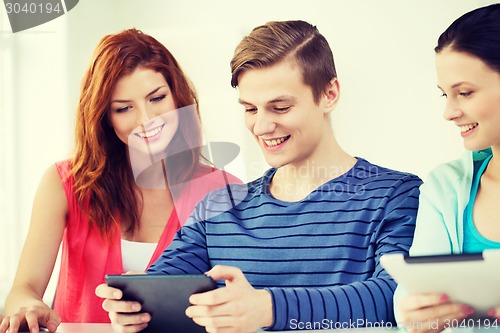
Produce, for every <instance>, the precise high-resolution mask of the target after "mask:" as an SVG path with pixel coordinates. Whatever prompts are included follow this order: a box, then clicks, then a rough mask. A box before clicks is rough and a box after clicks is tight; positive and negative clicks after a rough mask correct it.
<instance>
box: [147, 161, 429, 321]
mask: <svg viewBox="0 0 500 333" xmlns="http://www.w3.org/2000/svg"><path fill="white" fill-rule="evenodd" d="M275 172H276V169H270V170H268V171H267V172H266V173H265V175H264V176H263V177H261V178H259V179H257V180H255V181H253V182H251V183H248V184H244V185H241V184H240V185H231V186H230V187H228V188H226V189H224V190H218V191H214V192H211V193H210V194H208V195H207V196H206V197H205V198H204V199H203V200H202V201H201V202H200V203H199V204H198V205H197V206H196V208H195V210H194V212H193V214H192V216H191V217H190V220H189V222H188V223H187V224H186V225H185V226H184V227H183V228H182V229H181V230H179V232H178V233H177V235H176V237H175V239H174V241H173V243H172V244H171V246H170V247H169V248H167V249H166V250H165V252H164V253H163V255H162V256H161V257H160V258H159V259H158V261H157V262H156V263H155V264H153V266H151V268H150V269H149V270H148V274H202V273H204V272H206V271H208V270H210V269H211V268H212V267H213V266H215V265H218V264H220V265H228V266H235V267H238V268H240V269H241V270H242V272H243V273H244V274H245V277H246V278H247V280H248V281H249V283H250V284H252V286H253V287H255V288H265V289H267V290H268V291H269V292H270V293H271V296H272V300H273V314H274V323H273V325H272V326H271V327H269V328H268V329H269V330H286V329H297V328H329V329H331V328H353V327H362V326H364V327H366V326H371V325H372V326H374V325H384V326H387V325H390V324H394V321H395V319H394V314H393V300H392V298H393V293H394V289H395V287H396V283H395V282H394V281H393V280H392V279H391V278H390V277H389V275H388V274H387V273H386V272H385V271H384V270H383V268H382V267H381V265H380V262H379V259H380V257H381V256H382V255H383V254H386V253H405V254H406V253H407V252H408V249H409V247H410V245H411V242H412V237H413V232H414V227H415V217H416V212H417V208H418V196H419V186H420V185H421V180H420V179H419V178H418V177H417V176H415V175H412V174H408V173H402V172H398V171H394V170H390V169H387V168H383V167H379V166H376V165H374V164H371V163H369V162H368V161H366V160H364V159H362V158H358V161H357V163H356V164H355V166H354V167H353V168H352V169H351V170H349V171H348V172H347V173H345V174H344V175H342V176H340V177H337V178H335V179H333V180H331V181H329V182H327V183H325V184H323V185H322V186H320V187H318V188H317V189H316V190H314V191H312V192H311V193H310V194H309V195H308V196H307V197H306V198H304V199H303V200H301V201H298V202H284V201H280V200H277V199H275V198H274V197H273V196H272V195H271V194H270V191H269V184H270V182H271V180H272V177H273V175H274V173H275Z"/></svg>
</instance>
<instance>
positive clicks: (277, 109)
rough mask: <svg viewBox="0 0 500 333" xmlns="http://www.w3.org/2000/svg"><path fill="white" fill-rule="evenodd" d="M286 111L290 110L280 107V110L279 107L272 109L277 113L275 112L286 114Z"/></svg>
mask: <svg viewBox="0 0 500 333" xmlns="http://www.w3.org/2000/svg"><path fill="white" fill-rule="evenodd" d="M288 110H290V107H289V106H285V107H282V108H279V107H275V108H274V111H277V112H286V111H288Z"/></svg>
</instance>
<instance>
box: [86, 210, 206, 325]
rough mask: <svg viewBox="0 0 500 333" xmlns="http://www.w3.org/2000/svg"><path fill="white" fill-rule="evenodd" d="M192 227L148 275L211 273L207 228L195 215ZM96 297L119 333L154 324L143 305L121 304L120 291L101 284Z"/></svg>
mask: <svg viewBox="0 0 500 333" xmlns="http://www.w3.org/2000/svg"><path fill="white" fill-rule="evenodd" d="M193 214H194V216H193V217H191V221H190V223H187V224H186V225H185V226H184V227H182V228H181V229H180V230H179V231H178V232H177V235H176V236H175V238H174V241H173V242H172V244H171V245H170V246H169V247H168V248H167V249H166V250H165V252H164V253H163V255H162V256H161V257H160V258H158V260H157V261H156V262H155V263H154V264H153V265H152V266H151V267H150V268H149V269H148V270H147V273H148V274H203V273H204V272H206V271H208V270H209V269H210V264H209V261H208V255H207V250H206V239H205V227H204V226H205V225H204V223H203V222H195V220H196V213H193ZM96 295H97V296H98V297H100V298H103V299H105V300H104V301H103V303H102V307H103V309H104V310H106V311H107V312H109V318H110V319H111V324H112V326H113V329H114V330H115V331H116V332H128V333H132V332H139V331H141V330H143V329H144V328H146V327H147V323H148V322H149V321H150V320H151V316H150V315H149V314H148V313H145V312H141V304H140V303H138V302H132V301H122V300H121V298H122V296H123V295H122V292H121V291H120V290H119V289H115V288H112V287H109V286H108V285H106V284H101V285H99V286H98V287H97V288H96Z"/></svg>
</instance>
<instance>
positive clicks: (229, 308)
mask: <svg viewBox="0 0 500 333" xmlns="http://www.w3.org/2000/svg"><path fill="white" fill-rule="evenodd" d="M206 274H207V275H208V276H209V277H211V278H212V279H214V280H225V281H226V287H224V288H219V289H215V290H211V291H208V292H205V293H201V294H194V295H191V297H190V298H189V301H190V302H191V304H192V306H190V307H188V308H187V309H186V315H187V316H188V317H190V318H192V319H193V321H194V322H195V323H197V324H198V325H201V326H204V327H205V329H206V331H207V332H209V333H210V332H217V333H225V332H227V333H230V332H255V331H256V330H258V329H259V328H261V327H266V326H271V325H272V323H273V313H272V299H271V294H270V293H269V292H268V291H266V290H257V289H255V288H253V287H252V286H251V285H250V283H248V281H247V279H246V278H245V276H244V275H243V273H242V272H241V270H240V269H238V268H236V267H228V266H219V265H217V266H215V267H214V268H212V269H211V270H210V271H208V272H207V273H206Z"/></svg>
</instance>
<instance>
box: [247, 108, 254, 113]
mask: <svg viewBox="0 0 500 333" xmlns="http://www.w3.org/2000/svg"><path fill="white" fill-rule="evenodd" d="M256 111H257V108H245V112H256Z"/></svg>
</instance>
